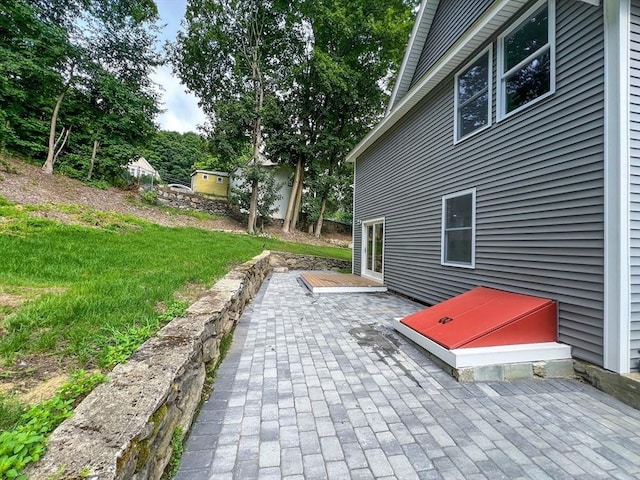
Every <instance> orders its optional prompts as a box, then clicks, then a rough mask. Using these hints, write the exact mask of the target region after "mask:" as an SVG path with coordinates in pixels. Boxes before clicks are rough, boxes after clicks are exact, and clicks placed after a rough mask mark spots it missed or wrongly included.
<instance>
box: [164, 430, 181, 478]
mask: <svg viewBox="0 0 640 480" xmlns="http://www.w3.org/2000/svg"><path fill="white" fill-rule="evenodd" d="M171 448H172V452H171V458H170V459H169V463H168V464H167V466H166V468H165V470H164V473H163V474H162V477H161V480H171V479H172V478H173V477H175V476H176V473H178V469H179V468H180V459H181V458H182V453H183V451H184V432H183V431H182V428H180V427H176V429H175V430H174V431H173V435H172V436H171Z"/></svg>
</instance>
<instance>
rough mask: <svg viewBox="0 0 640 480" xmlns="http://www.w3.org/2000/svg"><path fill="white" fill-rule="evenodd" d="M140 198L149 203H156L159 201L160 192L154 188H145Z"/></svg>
mask: <svg viewBox="0 0 640 480" xmlns="http://www.w3.org/2000/svg"><path fill="white" fill-rule="evenodd" d="M140 200H142V203H146V204H147V205H156V204H157V203H158V194H157V193H156V192H155V191H153V190H149V191H148V190H143V191H142V192H140Z"/></svg>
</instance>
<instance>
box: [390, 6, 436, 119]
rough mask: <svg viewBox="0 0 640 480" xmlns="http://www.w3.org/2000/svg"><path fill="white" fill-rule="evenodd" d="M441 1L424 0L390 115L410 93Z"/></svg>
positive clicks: (394, 87)
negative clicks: (412, 81) (396, 105)
mask: <svg viewBox="0 0 640 480" xmlns="http://www.w3.org/2000/svg"><path fill="white" fill-rule="evenodd" d="M439 3H440V0H422V4H421V5H420V9H419V10H418V15H417V16H416V22H415V23H414V24H413V30H412V32H411V36H410V37H409V44H408V45H407V50H406V51H405V54H404V59H403V60H402V65H401V66H400V71H399V72H398V76H397V78H396V83H395V84H394V86H393V91H392V92H391V98H390V99H389V105H388V106H387V113H389V112H390V111H391V110H392V109H393V107H394V106H395V104H396V103H397V102H398V101H399V100H400V99H401V98H402V97H404V95H405V94H406V93H407V92H408V91H409V88H410V87H411V80H413V76H414V74H415V72H416V67H417V66H418V62H419V61H420V55H421V54H422V50H423V48H424V45H425V43H426V41H427V37H428V36H429V30H431V24H432V23H433V17H434V16H435V14H436V10H437V9H438V4H439Z"/></svg>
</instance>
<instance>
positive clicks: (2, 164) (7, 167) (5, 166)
mask: <svg viewBox="0 0 640 480" xmlns="http://www.w3.org/2000/svg"><path fill="white" fill-rule="evenodd" d="M0 168H1V169H2V170H4V171H5V172H7V173H13V174H16V173H18V170H16V169H15V168H14V167H13V165H11V164H10V163H9V162H7V161H6V160H5V159H4V158H0Z"/></svg>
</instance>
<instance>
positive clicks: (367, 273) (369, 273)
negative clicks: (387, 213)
mask: <svg viewBox="0 0 640 480" xmlns="http://www.w3.org/2000/svg"><path fill="white" fill-rule="evenodd" d="M377 224H382V265H381V269H380V272H376V271H374V270H369V269H367V258H368V257H367V256H368V255H370V252H368V251H367V244H368V243H369V235H368V232H367V229H368V227H370V226H371V225H377ZM386 235H387V229H386V228H385V218H384V217H379V218H373V219H370V220H364V221H363V222H362V251H361V256H360V258H361V262H360V263H361V268H360V274H361V275H362V276H363V277H367V278H370V279H372V280H376V281H378V282H380V283H382V282H384V250H385V248H384V244H385V238H386ZM373 245H374V249H375V242H374V243H373ZM373 253H374V255H375V253H376V252H375V251H374V252H373ZM374 268H375V265H374Z"/></svg>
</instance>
